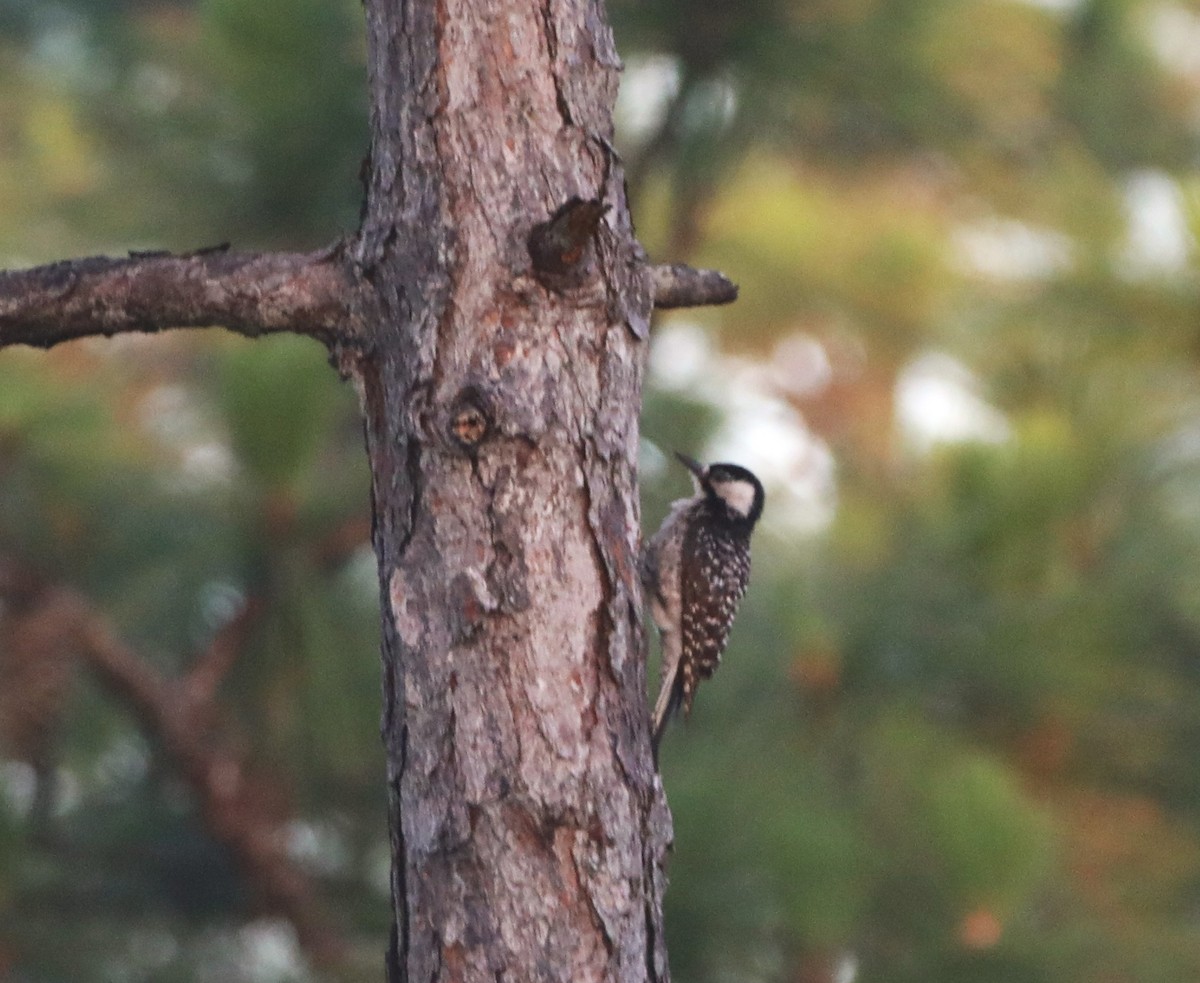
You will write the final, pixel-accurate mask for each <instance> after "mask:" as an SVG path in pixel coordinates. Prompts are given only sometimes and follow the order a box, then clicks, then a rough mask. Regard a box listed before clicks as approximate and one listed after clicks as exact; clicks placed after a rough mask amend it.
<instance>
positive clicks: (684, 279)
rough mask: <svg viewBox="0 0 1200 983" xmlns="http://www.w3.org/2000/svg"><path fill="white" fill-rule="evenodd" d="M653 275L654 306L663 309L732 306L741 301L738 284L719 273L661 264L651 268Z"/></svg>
mask: <svg viewBox="0 0 1200 983" xmlns="http://www.w3.org/2000/svg"><path fill="white" fill-rule="evenodd" d="M650 276H651V279H652V281H653V283H654V306H655V307H657V308H659V309H661V310H667V309H669V308H673V307H704V306H706V305H710V304H731V303H733V302H734V301H735V300H737V295H738V288H737V284H736V283H734V282H733V281H732V280H730V279H729V278H728V277H727V276H725V274H724V273H718V272H717V271H716V270H697V269H694V268H693V267H691V266H687V265H685V264H683V263H659V264H657V265H654V266H651V267H650Z"/></svg>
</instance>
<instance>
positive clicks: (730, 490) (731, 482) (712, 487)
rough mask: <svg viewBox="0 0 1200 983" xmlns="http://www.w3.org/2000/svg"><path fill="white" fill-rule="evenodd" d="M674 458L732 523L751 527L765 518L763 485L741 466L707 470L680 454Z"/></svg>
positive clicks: (712, 466) (699, 489)
mask: <svg viewBox="0 0 1200 983" xmlns="http://www.w3.org/2000/svg"><path fill="white" fill-rule="evenodd" d="M675 456H676V457H677V458H679V460H680V461H681V462H682V464H683V466H684V467H685V468H687V469H688V470H689V471H690V472H691V473H692V476H693V477H694V478H695V480H696V486H697V490H698V491H702V492H704V494H705V495H707V496H708V498H709V499H710V500H711V501H713V502H714V503H717V504H719V505H721V506H723V507H724V508H725V510H726V511H727V512H728V514H729V516H730V518H731V519H734V520H735V521H737V522H744V523H746V524H748V525H750V526H753V525H754V523H756V522H757V521H758V517H759V516H760V515H762V510H763V502H764V500H765V494H764V492H763V486H762V482H761V481H759V480H758V478H756V477H755V476H754V472H752V471H750V470H749V469H747V468H743V467H742V466H741V465H740V464H726V463H720V464H710V465H708V467H705V466H704V465H702V464H701V463H700V462H699V461H697V460H695V459H694V458H691V457H688V456H687V455H686V454H680V453H679V452H678V451H676V452H675Z"/></svg>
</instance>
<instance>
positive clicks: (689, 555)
mask: <svg viewBox="0 0 1200 983" xmlns="http://www.w3.org/2000/svg"><path fill="white" fill-rule="evenodd" d="M675 456H676V457H678V458H679V460H680V461H682V462H683V464H684V466H685V467H686V468H687V469H688V470H689V471H690V472H691V473H692V476H693V478H694V484H695V491H696V493H695V494H694V495H693V496H692V497H691V498H683V499H680V500H679V501H677V502H675V503H674V504H672V506H671V511H670V513H669V514H668V515H667V518H666V519H665V520H664V521H663V524H662V526H661V528H660V529H659V530H658V532H656V533H655V534H654V536H653V537H652V538H651V539H650V542H649V543H647V544H646V548H645V550H644V552H643V554H642V583H643V585H644V587H645V589H646V593H647V596H648V597H649V600H650V612H651V614H652V616H653V618H654V623H655V624H656V625H657V626H658V630H659V633H660V635H661V637H662V676H661V682H660V687H659V692H658V700H657V702H656V703H655V705H654V719H653V732H652V733H653V741H654V752H655V755H656V756H657V754H658V744H659V741H660V740H661V739H662V735H663V731H664V730H665V729H666V726H667V722H668V721H669V720H670V718H671V715H672V714H674V713H675V712H676V710H678V709H679V708H680V707H682V708H683V712H684V716H687V715H688V714H689V713H691V710H692V700H694V699H695V696H696V686H697V684H698V683H699V681H700V680H701V679H708V678H709V677H710V676H711V675H712V674H713V673H714V672H715V671H716V668H717V665H718V664H719V663H720V661H721V653H722V652H723V651H724V650H725V643H726V642H727V641H728V640H729V629H730V628H731V627H732V625H733V618H734V615H736V614H737V608H738V603H739V602H740V601H741V599H742V596H743V595H744V594H745V593H746V586H747V585H748V584H749V582H750V534H751V533H752V532H753V531H754V524H755V523H756V522H757V521H758V517H759V516H760V515H762V510H763V486H762V483H761V482H760V481H759V480H758V479H757V478H756V477H755V476H754V475H753V474H752V473H751V472H750V471H748V470H747V469H746V468H743V467H741V466H740V465H737V464H710V465H709V466H708V467H704V466H703V465H701V464H700V463H699V462H698V461H695V460H693V459H692V458H690V457H687V456H686V455H684V454H679V453H676V455H675Z"/></svg>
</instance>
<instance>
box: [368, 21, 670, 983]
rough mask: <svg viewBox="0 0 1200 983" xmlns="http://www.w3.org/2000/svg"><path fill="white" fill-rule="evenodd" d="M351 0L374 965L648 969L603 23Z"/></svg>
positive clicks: (656, 959)
mask: <svg viewBox="0 0 1200 983" xmlns="http://www.w3.org/2000/svg"><path fill="white" fill-rule="evenodd" d="M366 7H367V26H368V37H369V45H370V63H369V69H370V74H371V85H372V97H373V105H374V110H373V114H372V148H371V157H370V161H369V182H368V199H367V206H366V213H365V217H364V222H363V226H362V229H361V231H360V235H359V237H358V238H357V240H356V241H355V243H354V244H353V245H352V248H351V258H352V260H353V262H354V263H355V264H356V265H357V268H358V270H357V271H358V273H359V274H361V276H362V277H364V278H365V280H366V281H367V282H368V283H370V284H372V285H373V286H374V288H375V289H374V292H373V295H370V296H368V298H367V299H366V300H365V301H364V302H363V303H364V309H363V310H362V311H360V312H359V316H360V317H361V318H362V321H363V323H364V324H365V325H366V326H367V331H366V334H367V335H368V337H369V338H370V339H371V340H370V342H369V344H368V346H367V347H366V348H365V349H364V350H363V352H362V354H361V355H356V356H355V362H354V364H353V365H352V366H349V368H350V370H351V371H352V372H353V374H354V375H356V376H357V377H358V379H359V381H360V382H361V385H362V391H363V401H364V407H365V415H366V436H367V445H368V451H369V454H370V458H371V470H372V473H373V476H374V480H373V495H374V510H375V511H374V514H375V546H376V550H377V553H378V558H379V570H380V585H381V593H382V599H383V671H384V713H383V736H384V741H385V745H386V749H387V765H388V782H389V802H390V817H391V837H392V849H393V857H394V860H393V872H392V890H393V900H394V905H395V919H396V920H395V929H394V934H393V940H392V944H391V947H390V955H389V963H388V978H389V980H390V983H400V981H407V980H414V981H415V980H420V981H428V980H445V981H474V980H487V981H489V983H494V981H496V980H505V981H513V983H531V981H538V980H546V981H550V980H553V981H563V983H567V981H569V983H586V981H591V980H613V981H621V983H632V981H654V980H665V979H667V969H666V957H665V950H664V947H663V942H662V908H661V901H662V892H663V887H664V882H663V875H662V864H663V858H664V854H665V851H666V848H667V843H668V841H669V838H670V820H669V816H668V813H667V811H666V806H665V803H664V801H663V798H662V793H661V786H660V785H659V784H658V782H657V780H656V777H655V773H654V769H653V766H652V763H651V759H650V752H649V743H648V734H647V714H646V711H645V708H644V700H645V697H644V693H645V660H644V647H645V642H644V637H643V630H642V627H641V619H640V607H641V604H640V597H639V588H638V584H637V549H638V529H639V516H638V497H637V487H636V458H637V443H638V412H639V408H640V405H641V386H642V366H643V360H644V344H645V342H644V341H643V340H639V339H641V338H644V335H645V324H646V320H647V318H648V316H649V311H650V304H651V298H650V289H651V287H650V284H649V281H648V274H647V270H646V268H645V267H644V266H643V265H642V263H641V262H640V261H639V259H640V258H639V255H638V251H637V247H636V244H635V242H634V239H633V236H632V231H631V227H630V222H629V216H628V210H627V205H626V201H625V197H624V192H623V182H622V178H621V173H620V165H619V162H618V161H617V160H616V159H615V155H614V154H613V153H612V151H611V150H610V145H609V143H608V141H609V139H610V138H611V135H612V132H611V131H612V124H611V111H612V104H613V101H614V98H615V94H616V87H617V77H618V68H619V62H618V59H617V55H616V52H615V49H614V47H613V43H612V38H611V35H610V32H609V28H608V26H607V23H606V21H605V17H604V12H603V9H602V6H601V4H600V3H599V0H442V2H440V3H432V2H427V0H369V2H368V3H367V5H366ZM573 198H577V199H580V202H576V203H575V204H574V206H568V202H569V201H570V200H571V199H573ZM596 199H600V201H601V202H602V204H603V205H605V206H608V211H607V213H606V214H605V215H603V217H601V215H600V209H599V207H597V206H595V204H594V202H595V200H596ZM581 203H582V204H581ZM562 206H568V207H566V208H565V209H563V210H562V211H561V212H560V223H559V224H557V225H552V226H550V227H549V231H550V232H554V231H555V230H556V229H559V230H560V231H561V229H560V226H563V225H564V222H565V227H567V230H568V231H567V233H566V238H565V239H561V240H560V239H554V238H553V237H551V240H550V246H549V247H546V248H542V249H541V252H539V244H540V245H541V246H543V247H545V243H544V242H543V241H542V240H539V238H538V234H535V228H536V227H537V226H539V225H542V224H543V223H546V222H547V220H548V219H550V217H551V216H552V214H554V213H555V212H556V211H559V210H560V208H561V207H562ZM564 216H565V219H564ZM572 216H576V218H572ZM597 219H599V224H598V227H597V221H596V220H597ZM581 230H582V231H581ZM593 230H594V231H593ZM541 231H542V234H543V236H544V234H545V233H546V232H547V229H546V227H543V229H542V230H541ZM531 236H532V237H533V242H534V248H533V250H532V253H533V255H534V256H538V257H539V258H538V262H537V263H536V264H535V262H534V259H533V258H531V248H530V241H531ZM559 247H561V248H559Z"/></svg>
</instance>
